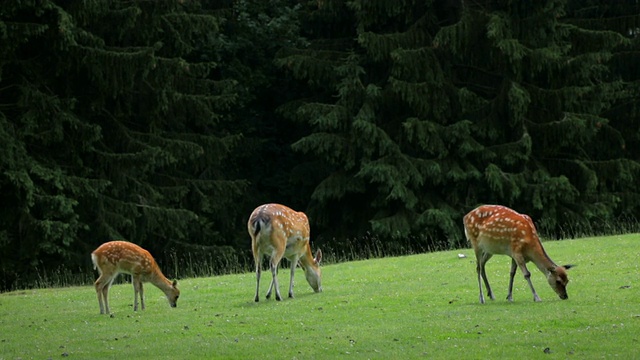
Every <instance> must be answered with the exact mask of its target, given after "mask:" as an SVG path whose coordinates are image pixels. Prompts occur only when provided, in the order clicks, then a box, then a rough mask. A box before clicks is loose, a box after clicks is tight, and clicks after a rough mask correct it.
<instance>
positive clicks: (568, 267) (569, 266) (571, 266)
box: [562, 264, 577, 270]
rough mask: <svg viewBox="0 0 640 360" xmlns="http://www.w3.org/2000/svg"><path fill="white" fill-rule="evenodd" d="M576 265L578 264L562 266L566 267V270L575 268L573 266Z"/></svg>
mask: <svg viewBox="0 0 640 360" xmlns="http://www.w3.org/2000/svg"><path fill="white" fill-rule="evenodd" d="M576 266H577V265H574V264H567V265H562V267H563V268H565V270H569V269H571V268H573V267H576Z"/></svg>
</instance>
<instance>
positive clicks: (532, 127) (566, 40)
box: [435, 1, 637, 235]
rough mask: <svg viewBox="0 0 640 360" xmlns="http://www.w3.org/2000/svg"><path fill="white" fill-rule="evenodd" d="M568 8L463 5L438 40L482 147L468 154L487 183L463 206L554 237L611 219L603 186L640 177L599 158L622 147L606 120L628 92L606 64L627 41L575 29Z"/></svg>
mask: <svg viewBox="0 0 640 360" xmlns="http://www.w3.org/2000/svg"><path fill="white" fill-rule="evenodd" d="M566 3H567V2H566V1H537V2H486V3H483V4H469V6H467V7H466V8H465V12H464V16H463V18H462V20H461V21H460V22H459V23H458V24H456V25H454V26H451V27H449V28H446V29H443V31H441V32H440V33H439V34H438V36H437V38H436V40H435V43H436V44H437V45H438V46H439V47H441V48H442V49H443V50H446V51H447V52H449V53H450V54H451V56H452V57H451V61H452V62H453V69H454V72H453V77H454V78H455V79H456V86H457V87H458V88H459V89H460V99H461V100H462V101H461V104H462V106H463V109H462V113H463V116H465V117H467V118H469V119H470V120H471V121H472V123H473V124H474V126H473V128H472V131H473V133H474V139H475V140H476V141H477V143H478V144H480V145H481V148H480V149H479V150H478V151H474V152H472V153H470V154H469V156H468V158H469V159H470V160H471V163H472V164H473V167H474V169H475V170H476V171H478V172H480V173H482V174H483V176H482V177H481V178H478V179H476V180H475V181H471V182H470V183H469V191H468V197H467V199H466V200H465V203H464V205H465V207H466V208H467V209H470V208H471V207H473V206H475V205H476V204H478V203H487V202H491V203H499V204H504V205H508V206H512V207H514V208H516V209H517V210H519V211H522V212H525V213H528V214H530V215H531V216H532V217H533V218H534V219H536V220H537V221H538V224H539V226H540V227H541V229H542V231H543V232H548V233H550V234H553V235H574V234H576V233H584V232H589V231H590V229H591V227H590V226H591V224H592V222H594V221H605V222H606V221H610V220H612V217H613V215H614V214H615V213H616V210H618V204H619V203H620V200H621V197H620V193H619V192H618V191H617V190H615V189H614V188H612V187H610V186H608V185H606V184H608V183H619V184H620V183H621V182H622V183H624V184H625V185H622V186H623V187H625V186H626V187H628V186H629V185H630V184H631V182H633V181H634V180H635V179H637V175H634V173H635V174H637V171H635V170H634V168H636V167H637V164H635V163H633V162H630V161H628V159H624V157H623V156H621V154H620V152H614V153H611V152H609V151H606V150H604V149H605V148H610V147H614V148H615V147H618V148H619V147H620V137H619V136H617V135H615V133H616V132H617V130H615V125H613V124H611V122H610V120H609V119H608V118H607V117H606V116H607V115H606V113H607V111H608V110H609V109H610V108H611V107H612V106H613V104H615V103H616V102H618V101H620V99H621V97H624V96H625V95H624V94H625V92H626V91H625V88H626V86H625V84H624V82H623V81H622V80H621V78H620V77H619V76H616V74H614V73H612V72H611V70H610V67H609V66H608V65H609V61H610V59H611V56H612V52H613V51H614V49H616V48H617V47H619V46H624V44H627V43H628V39H625V37H624V36H621V34H619V33H615V32H613V31H608V30H606V29H600V30H593V29H585V28H583V27H581V26H578V25H577V24H576V23H573V22H572V21H570V20H571V19H568V18H567V17H566V5H567V4H566ZM602 150H604V151H602ZM612 170H613V171H612ZM630 181H631V182H630Z"/></svg>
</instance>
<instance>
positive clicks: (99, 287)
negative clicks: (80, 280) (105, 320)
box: [93, 276, 104, 314]
mask: <svg viewBox="0 0 640 360" xmlns="http://www.w3.org/2000/svg"><path fill="white" fill-rule="evenodd" d="M101 279H102V276H100V277H99V278H98V280H96V282H95V283H94V284H93V286H95V288H96V294H97V295H98V305H100V314H104V304H103V302H102V287H103V285H102V283H101V282H100V280H101Z"/></svg>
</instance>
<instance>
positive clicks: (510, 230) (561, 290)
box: [464, 205, 574, 304]
mask: <svg viewBox="0 0 640 360" xmlns="http://www.w3.org/2000/svg"><path fill="white" fill-rule="evenodd" d="M464 232H465V235H466V237H467V240H469V242H471V245H472V246H473V250H474V251H475V254H476V272H477V273H478V287H479V288H480V303H481V304H484V302H485V301H484V295H483V293H482V280H481V279H484V285H485V287H486V289H487V295H488V296H489V298H490V299H491V300H493V299H494V297H493V291H491V286H489V280H488V279H487V273H486V271H485V265H486V263H487V261H489V259H491V257H492V256H493V255H495V254H501V255H508V256H510V257H511V272H510V278H509V294H508V295H507V300H509V301H513V296H512V293H513V278H514V276H515V274H516V268H518V267H519V268H520V270H521V271H522V273H523V274H524V278H525V279H526V280H527V282H528V283H529V287H530V288H531V292H532V293H533V300H534V301H540V297H539V296H538V294H537V293H536V290H535V289H534V288H533V284H532V283H531V273H530V272H529V270H528V269H527V266H526V264H527V262H529V261H531V262H533V263H534V264H536V266H537V267H538V269H539V270H540V271H541V272H542V273H543V274H544V275H545V277H546V278H547V281H548V282H549V285H550V286H551V288H552V289H553V290H554V291H555V292H556V293H557V294H558V296H559V297H560V299H563V300H566V299H568V298H569V296H568V295H567V283H568V282H569V279H568V277H567V271H566V270H568V269H570V268H571V267H573V266H574V265H564V266H558V265H556V264H555V263H554V262H553V261H552V260H551V259H550V258H549V256H548V255H547V253H546V252H545V251H544V248H543V247H542V243H541V242H540V239H539V237H538V233H537V232H536V228H535V225H534V224H533V221H532V220H531V218H530V217H529V216H527V215H524V214H519V213H517V212H516V211H514V210H512V209H510V208H508V207H505V206H500V205H482V206H480V207H478V208H476V209H474V210H472V211H470V212H469V213H468V214H467V215H465V216H464Z"/></svg>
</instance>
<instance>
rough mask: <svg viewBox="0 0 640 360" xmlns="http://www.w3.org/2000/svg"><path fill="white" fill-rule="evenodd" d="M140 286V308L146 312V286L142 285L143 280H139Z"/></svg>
mask: <svg viewBox="0 0 640 360" xmlns="http://www.w3.org/2000/svg"><path fill="white" fill-rule="evenodd" d="M138 284H139V287H140V289H139V291H138V292H139V293H140V308H141V309H142V310H144V284H143V283H142V280H138Z"/></svg>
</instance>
